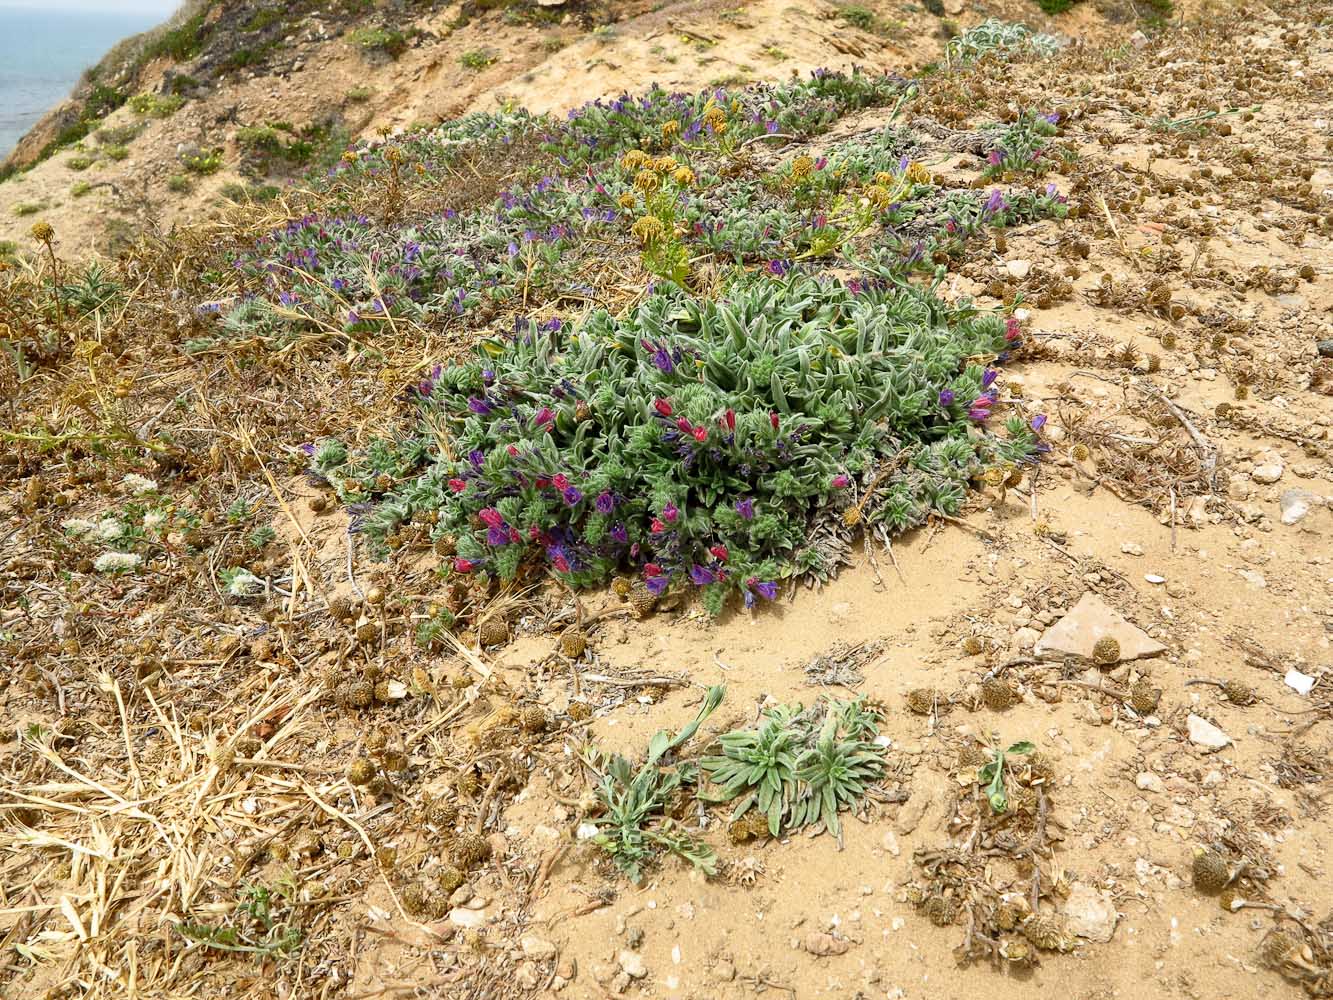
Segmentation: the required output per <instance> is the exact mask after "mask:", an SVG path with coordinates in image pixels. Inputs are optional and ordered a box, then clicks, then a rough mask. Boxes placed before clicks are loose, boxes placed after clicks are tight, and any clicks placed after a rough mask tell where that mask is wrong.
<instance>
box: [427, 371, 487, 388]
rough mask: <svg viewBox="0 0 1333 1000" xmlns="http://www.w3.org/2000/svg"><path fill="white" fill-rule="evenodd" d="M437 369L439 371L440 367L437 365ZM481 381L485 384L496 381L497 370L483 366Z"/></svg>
mask: <svg viewBox="0 0 1333 1000" xmlns="http://www.w3.org/2000/svg"><path fill="white" fill-rule="evenodd" d="M435 370H436V371H437V372H438V371H439V368H438V367H436V369H435ZM481 381H482V384H483V385H490V384H491V383H492V382H494V381H495V372H493V371H491V370H490V369H489V368H483V369H482V370H481Z"/></svg>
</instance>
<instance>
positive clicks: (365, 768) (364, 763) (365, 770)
mask: <svg viewBox="0 0 1333 1000" xmlns="http://www.w3.org/2000/svg"><path fill="white" fill-rule="evenodd" d="M374 778H375V764H374V762H373V761H372V760H371V759H370V758H369V757H358V758H357V759H356V760H354V761H352V765H351V766H350V767H349V768H348V769H347V780H348V781H350V782H351V783H352V784H354V785H368V784H370V783H371V781H373V780H374Z"/></svg>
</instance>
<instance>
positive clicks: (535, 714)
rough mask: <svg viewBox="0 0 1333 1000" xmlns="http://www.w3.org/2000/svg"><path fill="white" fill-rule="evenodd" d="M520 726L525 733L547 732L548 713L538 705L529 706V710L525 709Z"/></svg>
mask: <svg viewBox="0 0 1333 1000" xmlns="http://www.w3.org/2000/svg"><path fill="white" fill-rule="evenodd" d="M570 707H571V708H572V707H573V706H572V705H571V706H570ZM520 724H521V725H522V727H523V731H524V732H525V733H541V732H545V730H546V725H547V719H546V713H545V712H544V711H542V710H541V709H540V708H538V707H537V706H536V705H529V706H528V707H527V708H525V709H523V714H522V715H521V716H520Z"/></svg>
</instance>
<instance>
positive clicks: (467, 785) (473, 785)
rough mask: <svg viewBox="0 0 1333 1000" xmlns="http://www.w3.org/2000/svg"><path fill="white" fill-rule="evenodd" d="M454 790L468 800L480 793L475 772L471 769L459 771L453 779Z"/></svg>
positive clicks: (479, 785)
mask: <svg viewBox="0 0 1333 1000" xmlns="http://www.w3.org/2000/svg"><path fill="white" fill-rule="evenodd" d="M454 788H456V789H457V790H458V794H459V795H465V796H467V797H468V798H473V797H474V796H476V794H477V792H479V791H481V781H480V779H479V778H478V777H477V772H476V771H473V770H472V769H470V768H469V769H468V770H466V771H459V772H458V777H456V778H455V779H454Z"/></svg>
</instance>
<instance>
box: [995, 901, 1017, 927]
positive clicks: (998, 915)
mask: <svg viewBox="0 0 1333 1000" xmlns="http://www.w3.org/2000/svg"><path fill="white" fill-rule="evenodd" d="M1020 916H1021V914H1020V913H1019V912H1018V908H1017V907H1015V906H1014V905H1013V904H1012V903H1008V902H1003V903H1001V904H1000V905H999V906H997V907H996V908H995V926H996V927H998V928H999V929H1000V930H1002V931H1011V930H1013V929H1014V928H1015V927H1017V926H1018V918H1019V917H1020Z"/></svg>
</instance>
